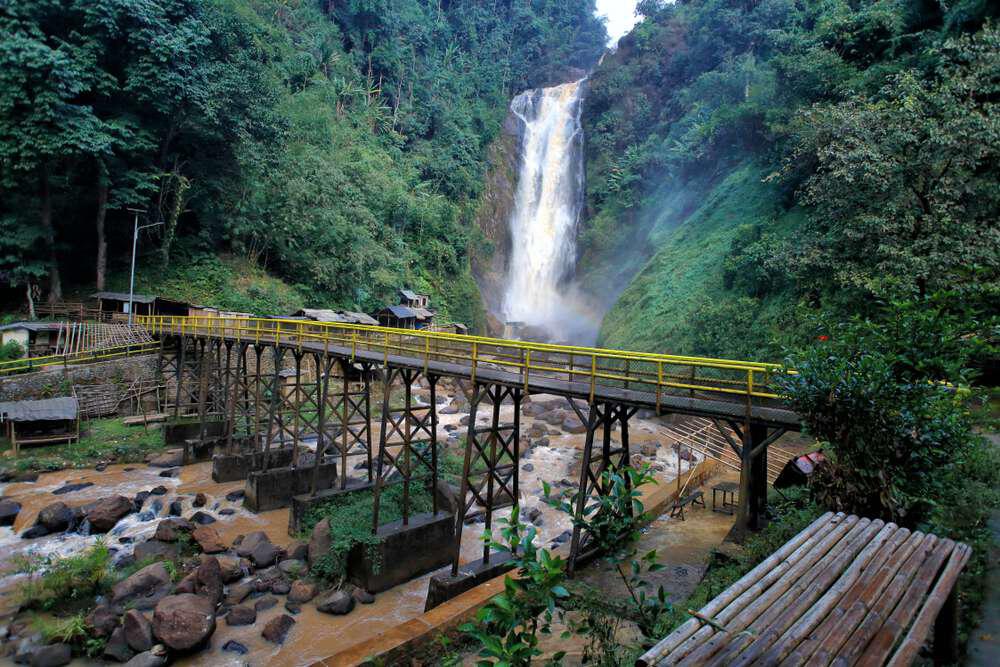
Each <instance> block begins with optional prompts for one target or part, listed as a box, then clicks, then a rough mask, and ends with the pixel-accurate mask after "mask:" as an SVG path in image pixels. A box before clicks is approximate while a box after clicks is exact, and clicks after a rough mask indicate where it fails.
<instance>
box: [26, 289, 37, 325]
mask: <svg viewBox="0 0 1000 667" xmlns="http://www.w3.org/2000/svg"><path fill="white" fill-rule="evenodd" d="M31 287H32V285H31V283H30V282H29V283H28V284H27V288H26V289H25V291H26V292H27V295H28V319H29V320H34V319H37V318H36V316H35V300H34V298H32V296H31Z"/></svg>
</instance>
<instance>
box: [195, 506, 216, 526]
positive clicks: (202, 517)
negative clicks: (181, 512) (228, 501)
mask: <svg viewBox="0 0 1000 667" xmlns="http://www.w3.org/2000/svg"><path fill="white" fill-rule="evenodd" d="M191 521H193V522H194V523H197V524H199V525H202V526H207V525H208V524H210V523H215V517H214V516H212V515H211V514H209V513H208V512H202V511H201V510H198V511H197V512H195V513H194V514H192V515H191Z"/></svg>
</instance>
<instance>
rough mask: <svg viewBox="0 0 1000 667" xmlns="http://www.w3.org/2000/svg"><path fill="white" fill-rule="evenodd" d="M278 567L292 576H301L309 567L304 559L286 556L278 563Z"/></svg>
mask: <svg viewBox="0 0 1000 667" xmlns="http://www.w3.org/2000/svg"><path fill="white" fill-rule="evenodd" d="M278 569H279V570H281V571H282V572H284V573H285V574H287V575H288V576H290V577H298V576H301V575H302V574H303V573H304V572H305V571H306V569H307V567H306V564H305V562H304V561H301V560H295V559H294V558H286V559H285V560H283V561H281V562H280V563H278Z"/></svg>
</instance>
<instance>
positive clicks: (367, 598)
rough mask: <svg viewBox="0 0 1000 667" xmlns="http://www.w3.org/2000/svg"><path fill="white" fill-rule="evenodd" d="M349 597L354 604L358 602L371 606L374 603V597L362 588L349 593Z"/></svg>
mask: <svg viewBox="0 0 1000 667" xmlns="http://www.w3.org/2000/svg"><path fill="white" fill-rule="evenodd" d="M351 597H352V598H354V600H355V602H360V603H361V604H372V603H374V602H375V596H374V595H372V594H371V593H369V592H368V591H366V590H365V589H363V588H355V589H354V590H353V591H351Z"/></svg>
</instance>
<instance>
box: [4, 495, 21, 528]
mask: <svg viewBox="0 0 1000 667" xmlns="http://www.w3.org/2000/svg"><path fill="white" fill-rule="evenodd" d="M20 513H21V503H19V502H17V501H14V500H9V499H7V498H3V499H0V526H13V525H14V521H15V520H16V519H17V515H18V514H20Z"/></svg>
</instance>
